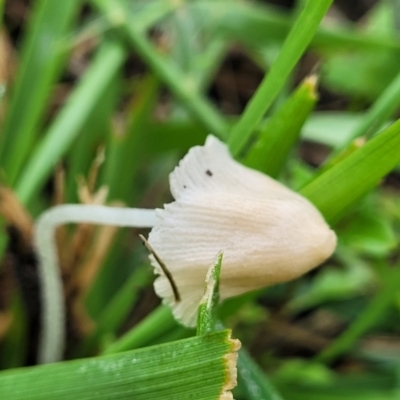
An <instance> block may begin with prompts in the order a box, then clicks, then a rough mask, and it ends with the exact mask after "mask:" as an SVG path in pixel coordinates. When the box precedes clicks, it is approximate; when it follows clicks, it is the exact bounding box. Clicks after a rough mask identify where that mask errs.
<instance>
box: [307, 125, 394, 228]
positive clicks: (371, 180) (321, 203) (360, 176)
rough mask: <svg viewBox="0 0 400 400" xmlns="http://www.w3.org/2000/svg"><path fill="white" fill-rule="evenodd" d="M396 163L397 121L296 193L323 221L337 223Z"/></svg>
mask: <svg viewBox="0 0 400 400" xmlns="http://www.w3.org/2000/svg"><path fill="white" fill-rule="evenodd" d="M399 162H400V120H398V121H396V122H395V123H394V124H392V125H391V126H389V127H388V128H386V129H385V130H384V131H382V132H381V133H380V134H379V135H378V136H375V137H374V138H372V139H371V140H370V141H369V142H367V144H365V146H363V147H361V148H360V149H358V150H356V151H354V152H353V153H351V154H350V155H349V156H348V157H347V158H345V159H343V160H342V161H341V162H339V163H337V164H336V165H334V166H333V167H332V168H330V169H329V170H327V171H326V172H324V173H323V174H321V175H319V176H318V177H317V178H315V179H314V180H313V181H312V182H310V183H309V184H307V185H306V186H305V187H304V188H302V189H301V190H300V193H301V194H302V195H303V196H305V197H307V198H308V199H309V200H310V201H311V202H312V203H314V204H315V206H316V207H317V208H318V209H319V210H320V211H321V213H322V214H323V215H324V217H325V219H326V220H327V221H328V222H330V223H331V224H332V223H335V222H337V221H338V220H339V219H340V218H341V217H342V216H343V215H344V214H345V213H346V212H347V211H348V210H349V209H350V208H351V207H352V206H354V204H356V202H357V201H358V200H359V199H360V198H361V197H362V196H364V195H365V194H367V193H368V192H369V191H370V190H371V189H372V188H373V187H375V186H376V185H377V184H378V183H379V181H380V179H382V178H383V177H384V176H385V175H386V174H388V173H389V172H390V171H391V170H392V169H393V168H395V167H396V165H397V164H398V163H399Z"/></svg>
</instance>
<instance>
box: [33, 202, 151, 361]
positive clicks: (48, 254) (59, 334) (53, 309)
mask: <svg viewBox="0 0 400 400" xmlns="http://www.w3.org/2000/svg"><path fill="white" fill-rule="evenodd" d="M67 223H93V224H100V225H114V226H121V227H132V228H152V227H153V226H154V225H155V223H156V212H155V210H146V209H137V208H118V207H107V206H99V205H82V204H66V205H60V206H56V207H53V208H51V209H49V210H47V211H45V212H44V213H43V214H41V215H40V217H39V218H38V219H37V221H36V223H35V229H34V246H35V248H36V252H37V256H38V264H39V279H40V285H41V296H42V328H41V333H40V338H39V354H38V361H39V363H49V362H55V361H59V360H60V359H61V357H62V354H63V351H64V342H65V332H64V329H65V307H64V296H63V285H62V280H61V274H60V266H59V262H58V255H57V247H56V241H55V231H56V228H57V227H58V226H60V225H63V224H67Z"/></svg>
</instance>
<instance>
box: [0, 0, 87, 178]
mask: <svg viewBox="0 0 400 400" xmlns="http://www.w3.org/2000/svg"><path fill="white" fill-rule="evenodd" d="M79 5H80V1H77V0H73V1H63V2H55V1H52V0H40V1H37V2H35V4H34V6H35V7H34V10H33V15H32V18H30V19H29V21H30V23H29V26H28V29H27V31H26V33H25V36H24V43H23V49H22V56H21V63H20V66H19V69H18V76H17V79H16V83H15V85H14V87H13V88H12V96H11V104H10V107H9V109H8V111H7V114H6V120H5V122H4V127H3V131H2V135H1V142H0V159H1V160H2V165H3V168H4V169H5V171H6V173H7V178H8V180H9V183H10V184H13V183H15V181H16V178H17V175H18V173H19V172H20V170H21V167H22V165H23V164H24V162H25V159H26V156H27V155H28V153H29V151H30V148H31V146H32V145H33V144H34V141H35V140H36V139H37V134H38V125H39V123H40V122H41V120H42V118H43V115H44V113H45V111H46V106H47V101H48V97H49V95H50V92H51V90H52V89H53V85H54V82H55V81H56V79H57V77H58V75H59V73H60V71H61V69H62V65H63V61H64V59H65V49H64V47H63V43H64V40H65V38H66V36H67V34H68V32H69V30H70V28H71V25H72V22H73V19H74V15H75V14H76V12H77V10H78V6H79Z"/></svg>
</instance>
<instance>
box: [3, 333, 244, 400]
mask: <svg viewBox="0 0 400 400" xmlns="http://www.w3.org/2000/svg"><path fill="white" fill-rule="evenodd" d="M237 347H238V343H237V341H234V340H232V339H230V331H229V330H225V331H219V332H215V333H211V334H209V335H205V336H197V337H194V338H190V339H184V340H181V341H177V342H171V343H167V344H162V345H158V346H153V347H149V348H145V349H140V350H136V351H130V352H125V353H120V354H114V355H109V356H103V357H97V358H87V359H81V360H73V361H67V362H62V363H55V364H49V365H45V366H38V367H30V368H23V369H17V370H10V371H6V372H2V373H0V398H2V399H7V400H22V399H28V398H29V399H30V400H39V399H40V400H42V399H45V398H48V399H50V398H51V399H58V400H63V399H65V400H66V399H73V398H79V399H80V400H93V399H98V400H100V399H104V400H106V399H107V400H109V399H113V400H118V399H135V400H140V399H143V400H145V399H146V400H148V399H163V400H175V399H189V398H194V399H199V400H212V399H218V398H220V396H222V394H223V393H224V392H225V391H226V390H227V389H228V390H229V388H231V387H232V386H233V383H234V382H233V380H232V371H233V369H234V368H235V363H234V361H232V358H233V357H232V356H230V355H231V354H232V353H234V352H235V351H237Z"/></svg>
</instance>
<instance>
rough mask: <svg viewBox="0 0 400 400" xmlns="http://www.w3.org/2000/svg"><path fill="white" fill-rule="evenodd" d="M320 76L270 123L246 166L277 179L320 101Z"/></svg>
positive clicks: (302, 87) (307, 82)
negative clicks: (317, 84)
mask: <svg viewBox="0 0 400 400" xmlns="http://www.w3.org/2000/svg"><path fill="white" fill-rule="evenodd" d="M315 87H316V77H315V76H312V77H309V78H307V79H306V80H304V82H303V83H302V84H301V85H300V86H299V88H298V89H297V90H296V91H295V92H294V93H293V94H292V96H291V97H290V98H289V99H288V100H287V101H286V102H285V103H284V104H283V105H282V107H281V108H280V109H279V110H278V111H277V112H276V113H275V114H274V115H273V116H272V117H271V118H270V119H269V120H268V121H267V123H266V124H265V126H264V127H263V129H262V131H261V133H260V135H259V136H258V138H257V140H256V142H255V143H254V145H253V146H252V148H251V149H250V150H249V152H248V154H247V155H246V157H245V160H244V164H245V165H247V166H248V167H250V168H254V169H258V170H260V171H262V172H265V173H266V174H268V175H270V176H272V177H274V178H276V177H277V176H278V175H279V173H280V172H281V171H282V168H283V166H284V164H285V162H286V159H287V157H288V155H289V153H290V151H291V150H292V148H293V146H294V144H295V143H296V141H297V139H298V137H299V135H300V132H301V127H302V126H303V124H304V122H305V121H306V119H307V117H308V116H309V114H310V113H311V111H312V109H313V108H314V106H315V103H316V101H317V94H316V91H315Z"/></svg>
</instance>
